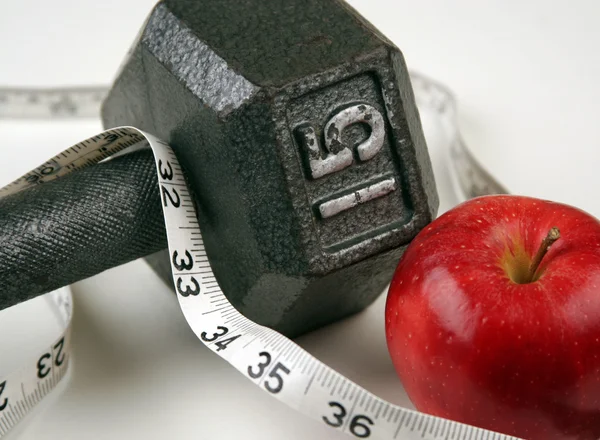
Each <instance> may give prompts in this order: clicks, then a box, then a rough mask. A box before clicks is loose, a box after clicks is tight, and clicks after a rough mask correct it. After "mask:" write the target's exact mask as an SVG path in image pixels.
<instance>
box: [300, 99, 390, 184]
mask: <svg viewBox="0 0 600 440" xmlns="http://www.w3.org/2000/svg"><path fill="white" fill-rule="evenodd" d="M360 123H362V124H365V125H368V126H369V127H370V130H371V132H370V133H369V137H368V138H367V139H366V140H364V141H363V142H361V143H360V144H359V145H357V146H356V147H355V148H354V149H356V151H357V155H358V158H359V159H360V160H361V161H363V162H365V161H367V160H369V159H372V158H373V157H374V156H375V155H376V154H377V153H378V152H379V150H381V147H382V146H383V142H384V139H385V127H384V122H383V116H382V115H381V113H380V112H379V111H378V110H377V109H375V108H374V107H373V106H371V105H369V104H356V105H353V106H351V107H347V108H345V109H343V110H340V111H338V112H337V113H336V114H335V115H333V117H331V119H329V121H327V123H326V124H325V128H324V129H323V134H322V137H323V138H324V139H325V143H324V144H325V148H324V149H323V147H322V142H321V141H320V140H319V136H318V135H317V131H316V130H315V128H314V127H313V126H312V125H310V124H309V125H301V126H300V127H298V128H296V130H295V131H296V135H297V137H298V141H299V142H300V144H301V145H302V147H303V148H304V150H305V152H306V156H307V157H306V160H307V161H308V165H309V168H310V172H311V177H312V178H313V179H319V178H321V177H324V176H326V175H328V174H332V173H336V172H338V171H341V170H343V169H344V168H347V167H349V166H350V165H352V163H353V162H354V155H353V151H352V150H353V146H352V145H348V144H346V143H344V139H343V133H344V130H345V129H346V128H348V127H349V126H350V125H353V124H360ZM323 152H324V153H325V157H322V156H323Z"/></svg>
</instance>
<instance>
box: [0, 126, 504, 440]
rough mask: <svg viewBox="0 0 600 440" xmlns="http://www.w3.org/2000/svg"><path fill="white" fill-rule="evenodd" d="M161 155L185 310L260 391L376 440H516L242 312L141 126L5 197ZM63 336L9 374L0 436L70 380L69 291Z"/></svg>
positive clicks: (175, 174)
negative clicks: (364, 384) (108, 163)
mask: <svg viewBox="0 0 600 440" xmlns="http://www.w3.org/2000/svg"><path fill="white" fill-rule="evenodd" d="M140 144H147V145H149V146H150V147H151V149H152V151H153V152H154V158H155V162H156V171H157V174H158V184H159V186H160V194H161V198H162V206H163V212H164V219H165V225H166V230H167V237H168V243H169V252H170V255H171V269H172V272H173V282H174V284H175V288H176V290H177V292H178V295H177V296H178V299H179V304H180V306H181V309H182V311H183V314H184V316H185V318H186V320H187V322H188V324H189V325H190V327H191V328H192V329H193V331H194V333H195V334H196V335H197V336H198V338H199V339H200V340H201V341H202V342H203V343H204V344H205V345H206V346H207V347H209V348H210V349H211V350H212V351H214V352H215V353H216V354H217V355H219V356H220V357H222V358H223V359H225V360H227V361H228V362H229V363H230V364H231V365H233V366H234V367H235V368H236V369H237V370H238V371H240V373H241V374H243V375H244V376H246V377H247V378H248V379H249V380H251V381H253V382H254V383H255V384H256V385H257V386H258V387H260V388H262V389H263V390H264V391H266V392H267V393H269V394H271V395H273V396H274V397H276V398H277V399H279V400H281V401H282V402H284V403H286V404H288V405H289V406H291V407H292V408H294V409H296V410H297V411H299V412H301V413H304V414H306V415H308V416H310V417H312V418H314V419H316V420H318V421H319V422H320V423H324V424H326V425H327V426H329V427H331V428H332V429H337V430H340V431H342V432H345V433H347V434H349V435H351V436H354V437H358V438H371V439H406V440H412V439H430V440H441V439H463V438H468V439H471V440H478V439H479V440H484V439H485V440H507V439H509V438H512V437H509V436H506V435H502V434H497V433H493V432H490V431H486V430H483V429H480V428H475V427H472V426H468V425H464V424H461V423H457V422H453V421H449V420H445V419H441V418H437V417H433V416H430V415H426V414H423V413H419V412H416V411H413V410H409V409H406V408H402V407H399V406H396V405H393V404H391V403H389V402H386V401H385V400H383V399H380V398H379V397H377V396H375V395H373V394H372V393H370V392H368V391H367V390H365V389H363V388H361V387H360V386H358V385H357V384H355V383H353V382H352V381H350V380H348V379H347V378H345V377H344V376H342V375H341V374H339V373H338V372H336V371H335V370H333V369H331V368H329V367H328V366H327V365H325V364H323V363H322V362H320V361H319V360H318V359H316V358H315V357H313V356H312V355H310V354H309V353H308V352H306V351H305V350H304V349H302V348H301V347H299V346H298V345H296V344H295V343H294V342H292V341H291V340H289V339H287V338H286V337H284V336H282V335H281V334H279V333H277V332H275V331H273V330H271V329H269V328H267V327H263V326H260V325H258V324H256V323H254V322H252V321H250V320H248V319H247V318H245V317H244V316H243V315H241V314H240V313H239V312H238V311H237V310H236V309H235V308H234V307H233V306H232V305H231V304H230V303H229V301H228V300H227V298H226V297H225V296H224V295H223V292H222V291H221V289H220V287H219V285H218V283H217V281H216V279H215V276H214V274H213V272H212V269H211V267H210V264H209V261H208V258H207V255H206V251H205V249H204V244H203V241H202V234H201V232H200V227H199V225H198V223H197V220H196V213H195V208H194V205H193V202H192V198H191V196H190V194H189V192H188V189H187V186H186V182H185V179H184V176H183V174H182V170H181V167H180V165H179V163H178V162H177V158H176V157H175V154H174V153H173V150H172V149H171V148H170V147H169V145H167V144H166V143H164V142H163V141H161V140H159V139H157V138H155V137H153V136H151V135H149V134H147V133H144V132H142V131H140V130H138V129H136V128H132V127H121V128H117V129H111V130H107V131H105V132H103V133H101V134H99V135H97V136H95V137H93V138H90V139H87V140H85V141H83V142H81V143H79V144H77V145H75V146H73V147H71V148H69V149H68V150H65V151H64V152H62V153H60V154H58V155H57V156H55V157H54V158H52V159H51V160H49V161H48V162H46V163H45V164H43V165H42V166H40V167H38V168H37V169H35V170H33V171H31V172H29V173H28V174H26V175H25V176H23V177H21V178H20V179H17V180H16V181H15V182H13V183H11V184H10V185H8V186H6V187H5V188H3V189H2V190H0V196H6V195H8V194H11V193H15V192H18V191H20V190H22V189H25V188H27V187H30V186H33V185H38V184H42V183H44V182H48V181H50V180H53V179H56V178H60V177H61V176H63V175H65V174H67V173H69V172H71V171H74V170H77V169H79V168H82V167H86V166H90V165H92V164H94V163H97V162H99V161H101V160H104V159H106V158H108V157H109V156H111V155H113V154H115V153H117V152H119V151H122V150H124V149H125V148H128V147H131V146H134V145H137V146H139V145H140ZM46 299H47V300H48V301H50V302H51V303H52V305H53V307H54V308H55V309H56V312H57V316H59V317H60V319H61V322H62V325H63V328H64V332H63V334H62V335H60V337H59V338H58V339H57V340H56V341H54V342H53V343H52V344H51V346H49V347H48V348H47V349H46V350H45V351H44V352H43V353H40V354H39V356H37V357H36V358H35V359H33V360H32V361H31V362H30V364H28V365H25V366H24V367H23V368H22V369H20V370H18V371H15V372H14V373H12V374H10V375H9V376H8V377H0V438H1V437H3V436H5V435H6V434H7V433H8V432H9V431H11V430H12V428H13V427H14V426H15V425H16V424H17V423H18V422H19V420H21V419H22V418H23V417H24V416H25V415H26V414H27V413H28V412H29V411H30V410H31V409H32V408H33V407H34V406H35V405H36V404H37V403H38V402H39V401H40V400H42V399H43V398H44V396H45V395H46V394H47V393H48V392H49V391H50V390H51V389H52V388H53V387H54V386H55V385H56V384H57V383H58V382H59V381H60V379H61V378H62V377H63V376H64V375H65V373H66V371H67V368H68V361H69V348H70V346H69V326H70V319H71V312H72V300H71V297H70V293H68V291H65V290H61V291H57V292H53V293H51V294H48V295H47V296H46Z"/></svg>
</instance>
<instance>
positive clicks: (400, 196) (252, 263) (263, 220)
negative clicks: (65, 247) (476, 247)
mask: <svg viewBox="0 0 600 440" xmlns="http://www.w3.org/2000/svg"><path fill="white" fill-rule="evenodd" d="M102 118H103V122H104V125H105V126H106V127H107V128H108V127H114V126H118V125H134V126H136V127H139V128H141V129H143V130H145V131H148V132H150V133H153V134H155V135H157V136H159V137H161V138H163V139H165V140H167V141H168V142H169V143H170V144H171V145H172V147H173V148H174V150H175V152H176V154H177V156H178V159H179V160H180V162H181V163H182V165H183V166H184V168H185V172H186V175H187V178H188V182H189V184H190V185H191V189H192V191H193V193H194V196H195V199H196V202H197V205H198V207H199V221H200V224H201V227H202V231H203V236H204V241H205V244H206V247H207V252H208V255H209V257H210V261H211V264H212V265H213V268H214V271H215V274H216V276H217V279H218V281H219V283H220V285H221V287H222V288H223V291H224V292H225V294H226V295H227V297H228V298H229V299H230V300H231V302H232V303H233V305H234V306H235V307H236V308H238V309H239V310H240V311H241V312H242V313H244V314H245V315H246V316H248V317H249V318H251V319H253V320H255V321H257V322H259V323H261V324H265V325H268V326H270V327H273V328H275V329H277V330H279V331H281V332H283V333H284V334H286V335H288V336H295V335H298V334H301V333H303V332H306V331H309V330H312V329H314V328H317V327H319V326H322V325H324V324H327V323H330V322H333V321H335V320H337V319H340V318H342V317H344V316H347V315H349V314H352V313H355V312H357V311H359V310H361V309H363V308H364V307H366V306H367V305H368V304H370V303H371V302H372V301H373V300H374V299H375V298H376V297H377V296H378V295H379V294H380V293H381V292H382V291H383V289H384V288H385V286H386V284H387V283H388V282H389V280H390V278H391V275H392V273H393V270H394V268H395V266H396V264H397V262H398V259H399V257H400V255H401V254H402V251H403V250H404V247H405V246H406V245H407V244H408V243H409V242H410V241H411V239H412V238H413V237H414V236H415V235H416V234H417V233H418V231H419V230H420V229H422V228H423V227H424V226H425V225H426V224H428V223H429V222H430V221H431V220H432V219H433V218H434V217H435V214H436V210H437V206H438V200H437V194H436V190H435V183H434V180H433V173H432V170H431V165H430V161H429V157H428V153H427V148H426V145H425V141H424V137H423V133H422V128H421V125H420V121H419V115H418V112H417V108H416V105H415V102H414V97H413V93H412V89H411V85H410V81H409V76H408V71H407V69H406V66H405V63H404V60H403V57H402V55H401V53H400V51H399V50H398V49H397V48H396V47H395V46H394V45H393V44H392V43H391V42H389V41H388V40H387V39H386V38H385V37H384V36H383V35H381V34H380V33H379V32H378V31H377V30H376V29H375V28H374V27H373V26H372V25H370V24H369V23H368V22H367V21H366V20H365V19H364V18H362V17H361V16H360V15H359V14H358V13H357V12H356V11H354V10H353V9H352V8H351V7H349V6H348V5H347V4H346V3H344V2H343V1H341V0H271V1H264V0H220V1H217V2H215V1H209V0H164V1H162V2H160V3H159V4H158V5H157V6H156V8H155V9H154V10H153V11H152V13H151V15H150V17H149V19H148V21H147V22H146V24H145V26H144V28H143V30H142V31H141V33H140V35H139V37H138V40H137V41H136V42H135V43H134V46H133V47H132V49H131V51H130V53H129V55H128V58H127V59H126V61H125V63H124V64H123V67H122V68H121V71H120V72H119V74H118V77H117V79H116V81H115V83H114V86H113V88H112V90H111V91H110V93H109V96H108V98H107V99H106V101H105V102H104V105H103V110H102ZM120 160H121V161H122V163H123V161H126V160H127V159H126V158H121V159H120ZM138 160H139V157H138ZM109 164H110V163H109ZM109 164H106V165H100V166H99V168H100V167H102V166H104V167H108V166H109ZM149 166H151V164H150V163H149ZM106 170H107V173H109V171H108V170H109V169H108V168H106ZM132 172H136V171H134V170H132ZM137 172H139V171H137ZM88 173H89V171H88ZM65 179H69V177H66V178H65ZM67 182H68V181H67ZM53 185H55V186H56V187H58V185H60V182H57V183H56V184H54V183H51V184H48V185H45V186H43V187H41V188H38V189H37V191H50V190H51V189H52V186H53ZM63 185H64V183H63ZM124 185H126V184H124ZM46 186H47V187H48V188H49V189H43V188H46ZM129 189H131V188H129ZM113 192H114V191H113ZM128 197H129V196H128V193H127V191H123V195H122V198H121V199H120V202H118V203H119V205H120V206H118V207H116V206H115V209H117V210H118V209H121V210H122V209H124V207H125V208H127V210H128V211H130V212H131V213H135V206H129V205H131V204H135V203H140V202H139V199H141V198H140V197H131V203H130V200H129V199H128ZM153 197H154V196H153ZM38 198H39V197H38ZM116 199H117V197H116V196H115V195H114V194H113V193H111V195H110V197H106V198H102V197H99V201H98V203H101V202H100V201H101V200H105V202H104V205H103V206H101V209H99V210H98V211H102V212H110V210H111V209H113V206H112V205H116V204H117V201H116ZM152 200H154V198H153V199H152ZM106 201H108V202H106ZM148 203H149V202H148ZM153 203H154V202H153ZM111 204H112V205H111ZM156 205H157V206H156V208H152V209H160V205H159V202H158V200H157V201H156ZM0 217H1V216H0ZM150 217H152V218H154V217H156V216H155V215H153V216H150ZM0 220H1V219H0ZM76 220H77V219H76ZM57 221H58V220H57ZM63 221H64V222H74V220H73V218H69V219H65V216H63ZM119 221H121V220H119ZM138 221H139V222H140V224H143V222H144V221H145V219H138V218H137V217H136V218H135V222H138ZM77 224H78V225H79V224H80V223H77ZM111 227H112V228H114V225H112V226H111ZM117 229H118V228H117ZM127 230H131V228H128V229H127ZM135 230H137V231H139V230H140V228H135ZM154 235H155V236H156V243H158V244H159V245H160V246H159V247H161V246H163V245H164V235H163V234H157V233H154ZM103 238H106V237H103ZM146 238H147V237H146ZM132 240H133V238H132ZM94 244H95V246H96V247H97V246H98V241H97V240H96V241H94ZM99 246H100V247H102V246H104V244H100V245H99ZM142 247H143V246H142ZM155 248H156V246H147V247H146V249H147V250H148V252H149V251H151V250H152V251H153V250H155ZM106 249H108V248H106ZM95 252H99V253H100V252H101V250H98V249H96V248H95ZM134 253H135V254H136V255H137V256H144V255H146V253H147V252H146V253H144V251H143V249H141V250H139V251H137V252H134ZM105 254H107V253H104V254H103V255H105ZM108 254H109V253H108ZM128 257H131V255H129V254H128ZM105 260H106V257H105ZM108 260H110V258H108ZM148 260H149V262H150V263H151V264H152V266H153V267H154V268H155V269H156V270H157V271H158V272H159V273H160V274H161V275H162V276H163V277H164V278H165V280H168V283H169V284H170V285H172V281H171V279H170V274H169V256H168V254H167V252H166V251H164V252H162V253H159V254H155V255H153V256H152V257H150V258H149V259H148ZM120 262H122V259H121V260H119V261H117V260H116V259H115V261H114V263H115V264H116V263H120ZM110 263H111V262H110V261H108V262H106V261H104V262H103V264H104V265H105V266H106V267H110ZM69 264H70V265H71V266H73V265H74V264H75V265H76V264H77V262H73V261H70V262H69ZM67 266H68V265H67ZM64 270H67V269H64ZM97 270H99V269H96V271H97ZM88 275H89V273H88ZM49 276H50V277H53V276H55V274H49ZM0 278H1V277H0ZM51 284H52V283H48V285H51Z"/></svg>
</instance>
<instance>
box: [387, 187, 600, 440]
mask: <svg viewBox="0 0 600 440" xmlns="http://www.w3.org/2000/svg"><path fill="white" fill-rule="evenodd" d="M553 226H557V227H558V228H559V229H560V232H561V238H559V239H558V241H556V242H555V243H554V244H553V245H552V246H551V247H550V249H549V251H548V253H547V254H546V255H545V257H544V258H543V260H542V261H541V264H540V266H539V269H540V270H539V272H541V273H542V274H541V276H539V279H537V281H534V282H531V283H526V284H525V283H524V284H518V283H516V282H514V281H512V279H511V276H515V273H516V272H519V270H522V268H523V266H524V265H525V266H527V264H529V263H528V262H529V261H530V260H531V259H533V256H534V255H535V254H536V252H537V250H538V248H539V247H540V244H541V242H542V240H543V239H544V238H545V237H546V235H547V233H548V231H549V230H550V229H551V228H552V227H553ZM539 272H538V273H539ZM385 315H386V338H387V343H388V349H389V352H390V355H391V358H392V361H393V364H394V367H395V369H396V371H397V372H398V375H399V376H400V379H401V380H402V383H403V385H404V387H405V389H406V392H407V394H408V396H409V398H410V399H411V401H412V402H413V403H414V405H415V406H416V408H417V409H418V410H420V411H422V412H426V413H429V414H433V415H436V416H440V417H444V418H448V419H452V420H456V421H460V422H463V423H467V424H470V425H474V426H479V427H483V428H486V429H490V430H493V431H497V432H501V433H506V434H510V435H514V436H517V437H521V438H526V439H534V440H553V439H560V440H563V439H564V440H566V439H569V440H572V439H590V440H592V439H593V440H595V439H598V438H600V222H599V221H598V220H597V219H596V218H594V217H592V216H590V215H589V214H587V213H585V212H583V211H581V210H578V209H576V208H573V207H571V206H567V205H563V204H559V203H553V202H549V201H545V200H539V199H534V198H529V197H522V196H485V197H479V198H477V199H472V200H470V201H467V202H465V203H463V204H461V205H459V206H457V207H455V208H454V209H452V210H451V211H448V212H446V213H445V214H444V215H442V216H441V217H439V218H438V219H436V220H435V221H434V222H432V223H431V224H430V225H429V226H428V227H427V228H425V229H424V230H422V231H421V233H420V234H419V235H418V236H417V237H416V238H415V239H414V240H413V241H412V242H411V244H410V246H409V247H408V249H407V250H406V252H405V253H404V255H403V257H402V259H401V261H400V263H399V265H398V268H397V270H396V272H395V274H394V278H393V281H392V283H391V285H390V288H389V293H388V297H387V303H386V310H385Z"/></svg>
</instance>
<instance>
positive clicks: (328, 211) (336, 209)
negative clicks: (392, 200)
mask: <svg viewBox="0 0 600 440" xmlns="http://www.w3.org/2000/svg"><path fill="white" fill-rule="evenodd" d="M396 188H397V185H396V179H395V178H393V177H392V178H389V179H385V180H381V181H379V182H376V183H372V184H370V185H368V186H365V187H363V188H360V189H358V190H356V191H353V192H351V193H349V194H344V195H342V196H339V197H336V198H335V199H332V200H328V201H326V202H323V203H321V204H320V205H319V212H320V213H321V217H322V218H329V217H333V216H335V215H337V214H339V213H341V212H344V211H347V210H349V209H351V208H354V207H355V206H358V205H360V204H362V203H366V202H369V201H371V200H375V199H378V198H380V197H383V196H386V195H388V194H389V193H391V192H394V191H396Z"/></svg>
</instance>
